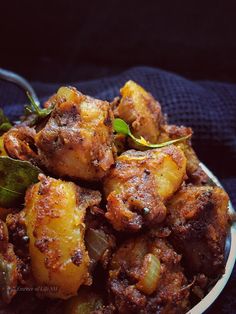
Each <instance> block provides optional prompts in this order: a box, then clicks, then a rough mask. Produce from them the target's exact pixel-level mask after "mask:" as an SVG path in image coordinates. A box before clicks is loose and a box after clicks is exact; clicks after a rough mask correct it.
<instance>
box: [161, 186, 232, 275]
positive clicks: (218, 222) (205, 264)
mask: <svg viewBox="0 0 236 314" xmlns="http://www.w3.org/2000/svg"><path fill="white" fill-rule="evenodd" d="M228 200H229V199H228V195H227V193H226V192H225V191H224V190H223V189H221V188H219V187H212V186H201V187H200V186H199V187H198V186H187V187H183V188H182V189H181V190H180V191H179V192H178V193H176V195H175V196H174V197H173V198H172V199H171V200H170V201H169V203H168V205H167V208H168V211H169V216H168V219H167V222H168V225H169V227H170V228H171V229H172V239H173V244H174V246H175V247H176V249H177V250H178V251H179V252H181V253H182V254H183V259H184V263H185V267H186V269H187V270H188V271H189V272H190V273H191V274H195V273H198V272H200V273H203V274H205V275H206V276H213V277H214V276H217V275H219V273H220V272H222V271H223V269H224V246H225V239H226V234H227V230H228V218H229V217H228Z"/></svg>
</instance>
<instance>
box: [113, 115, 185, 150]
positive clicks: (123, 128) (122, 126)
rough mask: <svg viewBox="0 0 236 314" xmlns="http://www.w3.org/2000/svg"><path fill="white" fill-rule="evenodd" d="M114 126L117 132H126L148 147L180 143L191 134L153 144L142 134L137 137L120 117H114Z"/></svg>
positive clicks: (135, 140) (138, 142) (125, 133)
mask: <svg viewBox="0 0 236 314" xmlns="http://www.w3.org/2000/svg"><path fill="white" fill-rule="evenodd" d="M113 128H114V130H115V131H116V132H117V133H121V134H124V135H126V136H129V137H130V138H132V140H133V141H134V142H135V143H137V144H139V145H142V146H146V147H149V148H160V147H164V146H167V145H171V144H174V143H178V142H181V141H184V140H186V139H188V138H189V137H190V136H191V135H190V134H189V135H187V136H183V137H180V138H178V139H175V140H171V141H167V142H164V143H159V144H151V143H150V142H148V141H147V140H145V138H143V137H142V136H141V137H140V138H136V137H135V136H134V135H133V134H132V133H131V131H130V127H129V125H128V124H127V123H126V122H125V121H124V120H122V119H120V118H117V119H114V122H113Z"/></svg>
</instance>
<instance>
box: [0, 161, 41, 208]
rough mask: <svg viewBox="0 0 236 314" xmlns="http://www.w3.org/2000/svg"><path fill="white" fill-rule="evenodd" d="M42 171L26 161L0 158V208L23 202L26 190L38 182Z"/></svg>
mask: <svg viewBox="0 0 236 314" xmlns="http://www.w3.org/2000/svg"><path fill="white" fill-rule="evenodd" d="M41 172H42V171H41V170H40V169H39V168H37V167H36V166H34V165H32V164H31V163H30V162H28V161H22V160H16V159H12V158H10V157H8V156H1V157H0V173H1V176H0V207H6V208H9V207H12V206H16V205H18V204H20V203H22V202H23V200H24V195H25V191H26V189H27V188H28V187H29V186H30V185H31V184H33V183H36V182H37V181H38V175H39V173H41Z"/></svg>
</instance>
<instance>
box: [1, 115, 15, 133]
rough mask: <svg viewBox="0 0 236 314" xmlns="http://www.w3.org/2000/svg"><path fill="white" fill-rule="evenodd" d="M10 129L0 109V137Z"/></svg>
mask: <svg viewBox="0 0 236 314" xmlns="http://www.w3.org/2000/svg"><path fill="white" fill-rule="evenodd" d="M11 127H12V125H11V123H10V121H9V120H8V118H7V117H6V116H5V115H4V113H3V111H2V109H0V135H2V134H3V133H5V132H7V131H8V130H9V129H10V128H11Z"/></svg>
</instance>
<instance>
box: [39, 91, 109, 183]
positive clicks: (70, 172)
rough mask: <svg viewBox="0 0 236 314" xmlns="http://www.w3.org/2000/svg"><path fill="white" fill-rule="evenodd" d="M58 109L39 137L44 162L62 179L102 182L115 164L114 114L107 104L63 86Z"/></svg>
mask: <svg viewBox="0 0 236 314" xmlns="http://www.w3.org/2000/svg"><path fill="white" fill-rule="evenodd" d="M54 98H55V99H54V101H55V102H56V106H55V108H54V110H53V112H52V114H51V116H50V118H49V120H48V122H47V123H46V125H45V127H44V128H43V129H42V130H41V131H40V132H38V134H37V135H36V137H35V142H36V146H37V147H38V153H39V157H40V159H41V163H42V165H43V166H45V167H46V168H47V169H48V170H49V171H50V172H52V173H53V174H55V175H58V176H67V177H72V178H78V179H82V180H88V181H97V180H99V179H101V178H102V177H103V176H104V175H105V174H106V172H107V170H108V169H109V168H110V166H111V165H112V164H113V162H114V160H113V147H112V146H113V143H112V137H113V135H112V120H113V114H112V111H111V109H110V105H109V103H108V102H106V101H102V100H97V99H94V98H92V97H89V96H85V95H83V94H81V93H80V92H78V91H77V90H76V89H75V88H69V87H61V88H60V89H59V90H58V92H57V94H56V96H54Z"/></svg>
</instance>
